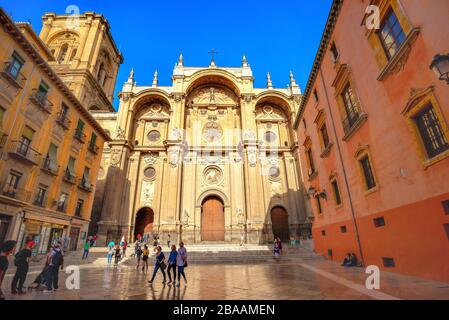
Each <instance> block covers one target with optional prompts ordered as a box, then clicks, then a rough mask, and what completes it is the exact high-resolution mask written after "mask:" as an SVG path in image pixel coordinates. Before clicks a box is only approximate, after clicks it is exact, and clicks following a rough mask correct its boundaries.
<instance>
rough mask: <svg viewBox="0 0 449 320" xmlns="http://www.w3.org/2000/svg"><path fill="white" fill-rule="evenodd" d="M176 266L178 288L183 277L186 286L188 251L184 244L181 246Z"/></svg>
mask: <svg viewBox="0 0 449 320" xmlns="http://www.w3.org/2000/svg"><path fill="white" fill-rule="evenodd" d="M176 264H177V265H178V284H177V285H176V286H177V287H179V286H180V285H181V275H182V277H183V278H184V281H185V284H187V279H186V274H185V273H184V268H185V267H187V250H186V248H185V247H184V242H181V243H180V244H179V249H178V255H177V256H176Z"/></svg>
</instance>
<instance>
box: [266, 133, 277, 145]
mask: <svg viewBox="0 0 449 320" xmlns="http://www.w3.org/2000/svg"><path fill="white" fill-rule="evenodd" d="M276 139H277V136H276V134H275V133H274V132H273V131H267V132H265V141H266V142H268V143H272V142H275V141H276Z"/></svg>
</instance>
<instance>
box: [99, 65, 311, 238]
mask: <svg viewBox="0 0 449 320" xmlns="http://www.w3.org/2000/svg"><path fill="white" fill-rule="evenodd" d="M122 91H123V92H121V93H120V95H119V96H120V97H121V100H120V108H119V111H118V112H117V113H110V114H109V115H107V114H105V113H104V112H103V113H101V114H97V115H96V114H94V116H96V117H97V120H98V121H99V122H100V123H102V119H105V120H104V122H103V124H104V127H105V129H107V130H109V131H110V132H116V137H115V138H116V139H115V140H114V141H113V142H112V143H111V149H110V151H106V153H105V156H104V159H110V162H109V163H108V162H107V161H106V160H105V161H104V162H103V164H102V165H103V166H104V167H105V168H107V167H109V169H108V172H109V174H108V175H106V176H105V186H106V187H105V189H104V190H102V194H100V195H99V196H98V197H97V199H100V200H101V201H103V202H105V201H108V199H116V198H117V197H118V198H119V199H120V200H117V201H115V202H114V205H112V206H107V207H105V208H104V209H103V211H102V212H98V213H96V214H97V215H99V216H100V219H99V220H100V221H99V224H98V234H99V237H100V238H101V237H110V238H112V237H117V236H118V237H121V236H122V235H124V236H125V237H128V239H130V240H131V239H133V238H134V237H135V236H136V233H138V232H139V230H140V229H139V228H140V226H139V225H138V223H136V221H137V217H138V215H139V214H140V213H139V212H142V210H147V211H146V212H150V214H151V215H152V217H151V218H152V220H153V221H154V222H153V226H152V230H153V234H159V235H160V236H161V237H162V238H164V236H165V234H167V233H170V235H171V237H172V239H175V237H177V239H178V240H180V239H182V240H183V241H186V242H188V243H201V242H204V241H209V240H210V239H209V238H208V237H209V236H210V235H208V234H207V231H208V230H205V229H207V228H208V227H207V226H206V223H207V219H206V218H205V215H206V214H211V215H212V216H213V215H222V216H221V219H222V220H221V221H224V223H223V222H221V223H222V224H221V226H220V225H219V226H217V225H214V226H212V227H211V228H215V229H217V228H218V229H220V228H222V232H223V238H222V239H221V240H220V241H224V242H240V241H241V236H242V233H244V235H245V237H246V238H245V239H246V241H247V242H249V243H265V242H268V241H271V240H272V239H273V236H274V235H273V232H272V224H275V223H278V222H277V221H272V220H271V211H272V210H273V209H274V208H276V207H282V208H283V209H284V210H285V211H286V213H287V214H288V226H286V228H288V229H289V230H288V233H287V234H290V235H291V236H295V237H298V236H299V230H300V229H301V225H302V224H304V223H306V216H307V215H306V213H305V207H304V203H303V201H304V200H303V199H304V196H303V194H302V184H301V182H300V179H299V177H298V171H299V165H298V161H297V159H296V154H297V153H296V152H295V149H296V146H297V143H296V141H297V140H296V136H295V134H294V132H293V129H292V115H294V114H296V112H297V110H298V103H297V101H299V100H300V99H293V98H295V97H298V98H300V97H301V92H300V90H299V87H298V86H297V85H296V83H294V82H292V83H291V85H290V87H289V88H287V89H273V88H272V87H271V88H268V89H257V88H254V87H253V78H252V71H251V69H250V67H249V65H248V64H247V63H245V64H243V65H242V67H241V68H219V67H216V66H214V67H209V68H191V67H185V66H184V65H183V63H182V62H178V64H177V65H176V67H175V70H174V73H173V85H172V86H170V87H163V86H159V85H158V84H157V83H156V82H154V83H153V86H151V87H148V86H147V87H138V86H136V84H135V81H134V72H132V73H131V74H130V77H129V79H128V81H127V82H126V83H125V85H124V87H123V90H122ZM124 97H128V98H126V99H125V98H124ZM110 119H114V121H111V120H110ZM267 139H268V140H269V141H267ZM119 148H122V149H119ZM130 157H131V158H133V159H134V158H135V159H140V161H139V160H137V161H130V160H129V159H130ZM267 157H268V158H269V159H271V158H275V159H274V160H266V159H267ZM287 159H294V161H287ZM112 168H113V170H111V169H112ZM149 174H151V179H149ZM211 197H212V198H213V199H216V200H218V203H219V204H220V205H221V207H220V206H219V209H217V211H216V212H212V213H210V212H205V211H207V210H209V209H207V208H208V206H207V205H206V202H207V201H209V199H211ZM100 200H99V201H100ZM111 201H112V200H111ZM212 220H214V219H212ZM219 220H220V219H219ZM214 221H215V220H214ZM146 230H147V229H146ZM105 240H106V239H105Z"/></svg>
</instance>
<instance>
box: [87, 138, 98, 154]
mask: <svg viewBox="0 0 449 320" xmlns="http://www.w3.org/2000/svg"><path fill="white" fill-rule="evenodd" d="M87 150H89V151H90V152H92V153H93V154H98V150H100V148H99V147H98V146H97V145H96V144H95V142H92V141H91V142H89V145H88V146H87Z"/></svg>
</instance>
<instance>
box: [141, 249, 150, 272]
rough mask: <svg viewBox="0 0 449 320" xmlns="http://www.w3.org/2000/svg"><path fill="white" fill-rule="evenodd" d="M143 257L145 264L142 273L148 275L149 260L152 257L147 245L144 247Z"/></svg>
mask: <svg viewBox="0 0 449 320" xmlns="http://www.w3.org/2000/svg"><path fill="white" fill-rule="evenodd" d="M142 255H143V257H142V261H143V262H142V263H143V266H142V271H145V273H147V272H148V259H149V257H150V249H148V246H147V245H145V246H144V247H143V250H142Z"/></svg>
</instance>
